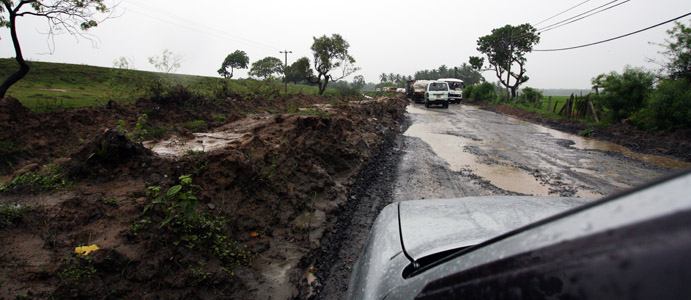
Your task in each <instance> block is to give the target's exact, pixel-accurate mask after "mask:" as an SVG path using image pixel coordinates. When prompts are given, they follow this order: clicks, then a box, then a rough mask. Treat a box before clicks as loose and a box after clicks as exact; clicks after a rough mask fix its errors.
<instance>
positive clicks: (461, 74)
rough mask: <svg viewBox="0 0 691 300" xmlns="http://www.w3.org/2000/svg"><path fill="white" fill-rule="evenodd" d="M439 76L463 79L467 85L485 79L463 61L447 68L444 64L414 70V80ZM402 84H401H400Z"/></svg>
mask: <svg viewBox="0 0 691 300" xmlns="http://www.w3.org/2000/svg"><path fill="white" fill-rule="evenodd" d="M439 78H458V79H460V80H463V83H464V84H465V85H466V86H468V85H475V84H479V83H481V82H484V81H485V78H484V77H482V74H480V72H478V71H476V70H474V69H473V68H472V67H471V66H470V65H468V64H466V63H463V64H462V65H461V66H459V67H453V68H449V67H447V66H446V65H441V66H439V68H437V69H432V70H421V71H417V72H415V76H414V79H415V80H437V79H439ZM412 79H413V78H408V79H406V78H403V79H401V81H397V83H400V84H405V81H407V80H412ZM401 86H403V85H401Z"/></svg>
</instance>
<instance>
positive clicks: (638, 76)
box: [592, 67, 655, 122]
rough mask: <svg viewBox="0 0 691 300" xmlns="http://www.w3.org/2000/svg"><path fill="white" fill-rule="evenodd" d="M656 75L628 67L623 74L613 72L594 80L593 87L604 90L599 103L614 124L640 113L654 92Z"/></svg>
mask: <svg viewBox="0 0 691 300" xmlns="http://www.w3.org/2000/svg"><path fill="white" fill-rule="evenodd" d="M654 79H655V76H654V74H652V73H650V72H648V71H645V70H644V69H642V68H630V67H626V68H625V69H624V73H623V74H618V73H617V72H611V73H609V74H600V75H599V76H597V77H595V78H593V80H592V82H593V85H597V86H600V87H601V88H603V89H604V91H603V93H601V94H600V97H599V102H600V104H602V106H603V107H605V108H606V109H607V110H608V111H607V114H606V115H605V117H606V118H608V119H609V120H610V121H612V122H619V121H620V120H622V119H626V118H628V117H630V116H631V115H632V114H634V113H636V112H638V111H639V110H640V109H641V108H643V106H644V105H645V100H646V99H647V97H648V95H649V94H650V92H652V90H653V82H654Z"/></svg>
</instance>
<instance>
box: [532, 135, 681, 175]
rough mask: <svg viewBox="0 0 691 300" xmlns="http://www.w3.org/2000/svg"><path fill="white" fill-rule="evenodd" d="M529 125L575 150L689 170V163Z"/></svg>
mask: <svg viewBox="0 0 691 300" xmlns="http://www.w3.org/2000/svg"><path fill="white" fill-rule="evenodd" d="M531 125H533V126H534V127H535V129H536V130H537V131H538V132H542V133H547V134H549V135H551V136H553V137H555V138H558V139H564V140H570V141H573V142H574V144H573V145H572V147H574V148H577V149H582V150H601V151H615V152H619V153H621V154H624V155H626V156H628V157H630V158H634V159H638V160H642V161H645V162H647V163H651V164H654V165H658V166H661V167H665V168H670V169H678V170H681V169H686V168H691V163H687V162H683V161H679V160H675V159H672V158H669V157H664V156H659V155H652V154H641V153H636V152H633V151H631V150H629V148H626V147H624V146H621V145H617V144H613V143H609V142H603V141H598V140H594V139H589V138H584V137H580V136H577V135H573V134H569V133H565V132H561V131H559V130H554V129H551V128H547V127H544V126H539V125H534V124H531Z"/></svg>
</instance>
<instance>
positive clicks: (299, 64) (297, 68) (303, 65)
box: [284, 57, 314, 83]
mask: <svg viewBox="0 0 691 300" xmlns="http://www.w3.org/2000/svg"><path fill="white" fill-rule="evenodd" d="M284 75H285V76H286V80H287V81H289V82H292V83H298V82H307V83H312V80H313V79H314V73H313V72H312V68H311V67H310V59H309V58H307V57H301V58H299V59H298V60H296V61H295V62H293V63H292V64H291V65H290V66H288V68H287V69H286V70H285V74H284Z"/></svg>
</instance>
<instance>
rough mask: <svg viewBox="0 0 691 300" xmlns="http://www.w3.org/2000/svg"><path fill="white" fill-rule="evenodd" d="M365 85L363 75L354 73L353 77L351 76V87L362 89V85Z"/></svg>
mask: <svg viewBox="0 0 691 300" xmlns="http://www.w3.org/2000/svg"><path fill="white" fill-rule="evenodd" d="M365 85H367V82H365V77H364V76H362V75H355V77H353V83H352V84H351V86H352V87H353V89H356V90H360V89H362V88H363V87H365Z"/></svg>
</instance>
